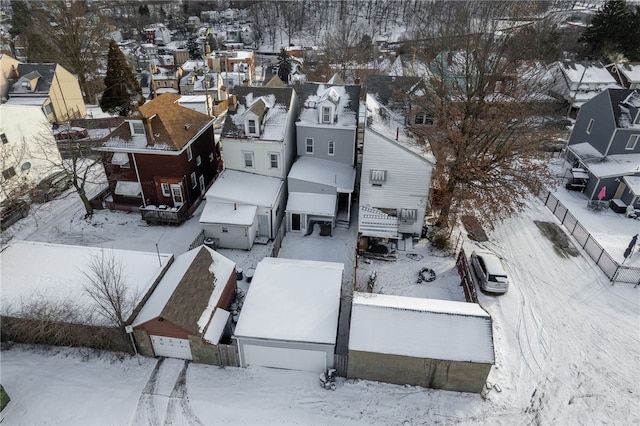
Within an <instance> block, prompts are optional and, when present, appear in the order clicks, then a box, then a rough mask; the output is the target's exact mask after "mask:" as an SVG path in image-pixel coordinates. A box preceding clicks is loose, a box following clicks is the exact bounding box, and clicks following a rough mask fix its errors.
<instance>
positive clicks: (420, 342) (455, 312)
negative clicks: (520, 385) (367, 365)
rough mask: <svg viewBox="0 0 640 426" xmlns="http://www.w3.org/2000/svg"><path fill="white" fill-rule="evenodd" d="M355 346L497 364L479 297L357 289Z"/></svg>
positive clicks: (353, 329) (352, 338)
mask: <svg viewBox="0 0 640 426" xmlns="http://www.w3.org/2000/svg"><path fill="white" fill-rule="evenodd" d="M349 350H353V351H363V352H373V353H384V354H392V355H401V356H408V357H416V358H430V359H442V360H450V361H468V362H481V363H487V364H493V363H494V362H495V358H494V349H493V334H492V329H491V317H490V316H489V314H488V313H487V312H485V311H484V310H483V309H482V308H481V307H480V305H478V304H476V303H465V302H454V301H449V300H437V299H424V298H414V297H405V296H392V295H386V294H375V293H358V292H356V293H354V295H353V304H352V308H351V328H350V331H349Z"/></svg>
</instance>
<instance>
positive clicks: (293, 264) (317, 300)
mask: <svg viewBox="0 0 640 426" xmlns="http://www.w3.org/2000/svg"><path fill="white" fill-rule="evenodd" d="M343 270H344V265H343V264H341V263H333V262H318V261H312V260H294V259H283V258H273V257H267V258H264V259H263V260H262V261H260V262H259V263H258V265H257V266H256V270H255V273H254V275H253V279H252V280H251V285H250V287H249V291H248V292H247V296H246V298H245V300H244V304H243V306H242V311H241V312H240V317H239V318H238V324H237V325H236V330H235V335H236V336H238V337H253V338H260V339H272V340H286V341H289V342H293V341H298V342H310V343H324V344H332V345H333V344H335V343H336V335H337V328H338V312H339V308H340V288H341V286H342V274H343Z"/></svg>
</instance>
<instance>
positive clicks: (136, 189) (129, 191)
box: [114, 180, 142, 197]
mask: <svg viewBox="0 0 640 426" xmlns="http://www.w3.org/2000/svg"><path fill="white" fill-rule="evenodd" d="M141 191H142V190H141V187H140V183H139V182H128V181H124V180H119V181H117V182H116V189H115V191H114V192H115V193H116V194H117V195H122V196H124V197H139V196H140V194H141V193H142V192H141Z"/></svg>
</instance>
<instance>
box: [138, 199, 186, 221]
mask: <svg viewBox="0 0 640 426" xmlns="http://www.w3.org/2000/svg"><path fill="white" fill-rule="evenodd" d="M187 211H188V208H187V205H186V204H182V205H181V206H180V207H169V206H146V207H140V213H141V214H142V219H143V220H145V221H147V222H149V223H175V224H179V223H182V222H184V221H186V220H187V219H188V214H187Z"/></svg>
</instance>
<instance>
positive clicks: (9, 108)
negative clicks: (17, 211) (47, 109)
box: [0, 104, 62, 201]
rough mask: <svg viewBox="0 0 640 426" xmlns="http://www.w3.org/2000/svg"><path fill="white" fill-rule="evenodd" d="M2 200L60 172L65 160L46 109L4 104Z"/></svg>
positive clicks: (0, 121) (0, 115) (0, 109)
mask: <svg viewBox="0 0 640 426" xmlns="http://www.w3.org/2000/svg"><path fill="white" fill-rule="evenodd" d="M0 139H2V141H1V143H0V149H1V151H0V152H1V153H2V154H1V158H0V160H1V161H2V181H1V182H2V183H1V184H0V188H1V190H0V201H2V200H4V199H6V198H11V197H13V196H19V195H21V194H23V193H24V192H26V191H28V190H29V189H30V188H32V187H33V186H35V185H37V184H38V183H39V182H40V181H41V180H42V179H44V178H46V177H47V176H49V175H51V174H53V173H55V172H57V171H60V170H61V165H62V159H61V157H60V152H59V151H58V146H57V144H56V140H55V138H54V137H53V131H52V129H51V124H50V123H49V120H48V119H47V117H46V116H45V115H44V112H42V108H40V107H38V106H30V105H9V104H3V105H0Z"/></svg>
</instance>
